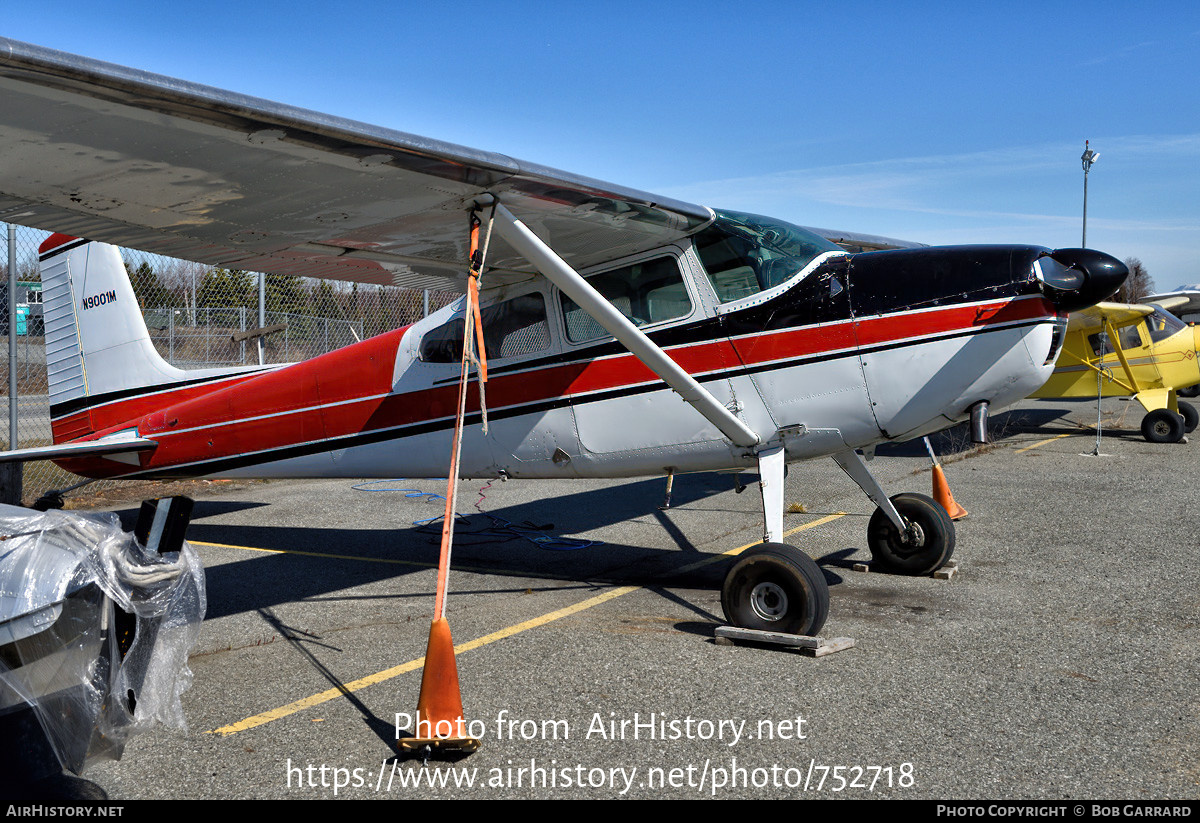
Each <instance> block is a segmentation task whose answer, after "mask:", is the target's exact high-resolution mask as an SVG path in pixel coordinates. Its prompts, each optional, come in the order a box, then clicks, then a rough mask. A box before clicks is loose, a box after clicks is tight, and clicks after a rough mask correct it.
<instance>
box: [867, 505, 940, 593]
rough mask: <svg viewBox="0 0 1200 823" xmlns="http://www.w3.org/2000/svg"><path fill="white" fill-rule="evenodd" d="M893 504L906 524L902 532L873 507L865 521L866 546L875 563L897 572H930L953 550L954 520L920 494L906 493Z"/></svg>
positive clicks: (938, 567)
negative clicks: (868, 519) (869, 517)
mask: <svg viewBox="0 0 1200 823" xmlns="http://www.w3.org/2000/svg"><path fill="white" fill-rule="evenodd" d="M892 505H893V506H895V507H896V511H897V512H899V513H900V519H901V520H903V521H904V522H905V523H906V524H907V526H908V527H907V529H905V531H904V532H903V533H902V532H900V531H899V530H898V529H897V528H896V526H895V524H893V523H892V521H891V520H890V519H889V518H888V516H887V515H886V514H884V513H883V509H876V510H875V513H874V514H872V515H871V522H870V523H868V524H867V546H868V547H869V548H870V549H871V557H872V558H873V559H874V561H875V563H876V564H877V565H879V566H881V567H883V568H884V569H885V570H886V571H891V572H896V573H897V574H911V575H919V574H932V573H933V572H935V571H937V570H938V569H940V568H941V567H942V566H944V565H946V561H947V560H949V559H950V555H952V554H953V553H954V522H953V521H952V520H951V519H950V515H948V514H946V510H945V509H943V508H942V507H941V506H940V505H938V504H937V503H936V502H935V501H934V500H933V499H932V498H929V497H926V496H925V495H923V494H913V493H911V492H905V493H903V494H898V495H896V496H895V497H893V498H892Z"/></svg>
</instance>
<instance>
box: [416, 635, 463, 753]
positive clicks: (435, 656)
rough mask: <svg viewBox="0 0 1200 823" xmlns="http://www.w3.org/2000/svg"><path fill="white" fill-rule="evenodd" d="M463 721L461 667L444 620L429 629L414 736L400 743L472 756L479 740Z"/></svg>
mask: <svg viewBox="0 0 1200 823" xmlns="http://www.w3.org/2000/svg"><path fill="white" fill-rule="evenodd" d="M466 727H467V722H466V721H465V720H464V719H463V708H462V691H461V690H460V689H459V686H458V664H457V663H455V660H454V640H453V639H451V637H450V624H449V623H447V622H446V618H444V617H441V618H438V619H437V620H434V621H433V624H432V625H431V626H430V627H429V645H428V646H427V647H426V649H425V668H424V671H423V672H422V673H421V695H420V696H419V697H418V698H417V723H416V728H415V729H413V732H414V734H415V737H405V738H402V739H401V740H400V741H399V744H400V748H401V749H402V750H403V751H420V750H422V749H424V750H425V751H426V753H430V752H433V751H439V752H448V753H457V754H470V753H471V752H473V751H475V750H476V749H478V748H479V740H478V739H477V738H474V737H470V736H469V735H468V734H467V732H466Z"/></svg>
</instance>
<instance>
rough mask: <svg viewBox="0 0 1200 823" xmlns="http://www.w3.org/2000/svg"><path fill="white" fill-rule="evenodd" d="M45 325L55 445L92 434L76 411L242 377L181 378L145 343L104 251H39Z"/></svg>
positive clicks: (49, 242) (66, 239) (110, 252)
mask: <svg viewBox="0 0 1200 823" xmlns="http://www.w3.org/2000/svg"><path fill="white" fill-rule="evenodd" d="M38 260H39V263H40V265H41V272H42V300H43V302H44V304H45V321H46V372H47V377H48V381H49V392H50V417H51V425H52V428H53V431H54V442H55V443H63V442H66V441H68V440H73V439H75V438H78V437H82V436H84V435H86V434H89V433H91V432H92V431H94V430H95V427H93V425H92V422H91V416H90V415H87V414H83V415H81V414H79V412H80V411H82V410H86V409H89V408H93V407H95V406H97V405H100V404H103V403H108V402H112V401H114V400H118V399H121V398H124V397H131V396H136V395H139V394H143V393H146V391H147V390H154V389H158V390H161V389H163V388H165V387H168V386H172V385H178V384H181V383H184V382H194V381H196V380H198V379H203V378H207V377H212V376H214V375H222V374H232V373H237V372H245V371H248V370H253V369H246V368H241V367H235V368H221V369H202V370H187V371H185V370H183V369H178V368H176V367H174V366H172V365H171V364H169V363H167V362H166V361H165V360H163V358H162V357H161V356H159V354H158V352H157V350H155V348H154V343H153V342H151V340H150V332H149V331H148V330H147V328H146V321H145V320H144V319H143V318H142V312H141V309H140V307H139V306H138V303H137V298H136V297H135V296H134V292H133V286H132V285H131V284H130V282H129V275H128V273H127V272H126V270H125V262H124V261H123V260H122V259H121V253H120V252H119V251H118V250H117V249H116V248H115V247H114V246H109V245H107V244H104V243H94V242H89V241H87V240H80V239H78V238H75V237H71V236H69V235H65V234H53V235H51V236H50V237H49V238H47V239H46V241H45V242H44V243H42V245H41V247H40V248H39V249H38Z"/></svg>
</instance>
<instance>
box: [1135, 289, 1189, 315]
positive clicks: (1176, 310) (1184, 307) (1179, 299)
mask: <svg viewBox="0 0 1200 823" xmlns="http://www.w3.org/2000/svg"><path fill="white" fill-rule="evenodd" d="M1142 302H1143V303H1153V304H1154V305H1156V306H1161V307H1162V308H1163V309H1165V310H1166V311H1169V312H1171V314H1174V315H1175V316H1176V317H1180V316H1182V315H1185V314H1196V313H1197V312H1200V286H1180V287H1179V288H1178V289H1176V290H1175V291H1173V292H1166V293H1164V294H1152V295H1150V296H1149V297H1144V298H1142Z"/></svg>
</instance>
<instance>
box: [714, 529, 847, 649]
mask: <svg viewBox="0 0 1200 823" xmlns="http://www.w3.org/2000/svg"><path fill="white" fill-rule="evenodd" d="M721 608H722V609H723V610H724V611H725V619H726V620H727V621H729V623H730V624H731V625H734V626H737V627H739V628H743V629H757V630H760V631H773V632H785V633H788V634H799V635H809V636H811V635H815V634H816V633H817V632H819V631H820V630H821V627H822V626H824V625H825V619H826V618H827V617H828V616H829V584H828V583H826V582H825V575H824V573H823V572H822V571H821V569H820V567H818V566H817V564H816V563H815V562H814V561H813V559H812V558H811V557H809V556H808V555H806V554H805V553H804V552H802V551H800V550H799V549H797V548H795V547H793V546H788V545H786V544H784V543H763V544H761V545H758V546H755V547H754V548H752V549H750V550H749V551H747V552H746V553H744V554H743V555H742V556H741V557H740V558H738V561H737V562H736V563H735V564H734V566H733V568H731V569H730V570H729V573H728V574H726V575H725V583H724V585H723V586H722V587H721Z"/></svg>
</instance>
